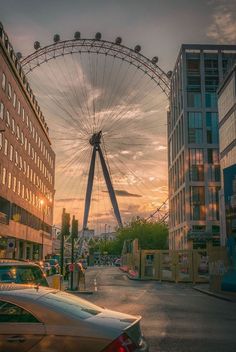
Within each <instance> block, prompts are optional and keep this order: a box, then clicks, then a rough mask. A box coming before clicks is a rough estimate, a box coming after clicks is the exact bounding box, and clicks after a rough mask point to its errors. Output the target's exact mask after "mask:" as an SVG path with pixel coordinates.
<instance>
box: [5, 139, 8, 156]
mask: <svg viewBox="0 0 236 352" xmlns="http://www.w3.org/2000/svg"><path fill="white" fill-rule="evenodd" d="M4 142H5V143H4V154H5V155H7V152H8V140H7V139H6V138H5V141H4Z"/></svg>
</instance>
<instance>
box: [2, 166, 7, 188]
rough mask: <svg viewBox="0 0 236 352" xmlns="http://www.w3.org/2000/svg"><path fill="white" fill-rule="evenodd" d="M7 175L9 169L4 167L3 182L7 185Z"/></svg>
mask: <svg viewBox="0 0 236 352" xmlns="http://www.w3.org/2000/svg"><path fill="white" fill-rule="evenodd" d="M6 176H7V171H6V168H5V167H4V168H3V169H2V184H3V185H5V184H6Z"/></svg>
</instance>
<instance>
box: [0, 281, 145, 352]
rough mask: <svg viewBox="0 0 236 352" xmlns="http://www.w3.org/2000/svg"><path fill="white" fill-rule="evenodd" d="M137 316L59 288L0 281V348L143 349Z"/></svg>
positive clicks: (33, 351)
mask: <svg viewBox="0 0 236 352" xmlns="http://www.w3.org/2000/svg"><path fill="white" fill-rule="evenodd" d="M140 320H141V317H140V316H138V317H137V316H133V315H128V314H123V313H118V312H115V311H112V310H108V309H104V308H101V307H98V306H96V305H94V304H92V303H90V302H88V301H86V300H84V299H81V298H80V297H78V296H75V295H72V294H68V293H65V292H63V291H57V290H53V289H50V288H45V287H34V286H32V287H29V286H26V285H16V284H12V285H9V284H8V285H7V284H0V342H1V344H0V345H1V350H2V351H11V352H13V351H21V352H27V351H30V352H38V351H50V352H64V351H70V352H77V351H78V349H79V350H80V351H89V352H135V351H136V352H148V345H147V342H146V341H145V339H144V337H143V336H142V333H141V329H140Z"/></svg>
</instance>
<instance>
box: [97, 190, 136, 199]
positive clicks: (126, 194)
mask: <svg viewBox="0 0 236 352" xmlns="http://www.w3.org/2000/svg"><path fill="white" fill-rule="evenodd" d="M103 192H104V193H108V191H103ZM115 194H116V195H117V196H118V197H134V198H141V197H142V196H141V195H140V194H135V193H130V192H128V191H125V190H121V189H116V190H115Z"/></svg>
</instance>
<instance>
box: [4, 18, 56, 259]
mask: <svg viewBox="0 0 236 352" xmlns="http://www.w3.org/2000/svg"><path fill="white" fill-rule="evenodd" d="M54 170H55V154H54V152H53V150H52V146H51V142H50V139H49V130H48V127H47V124H46V122H45V119H44V116H43V115H42V112H41V110H40V107H39V106H38V103H37V101H36V99H35V96H34V94H33V92H32V90H31V88H30V86H29V83H28V81H27V79H26V77H25V75H24V72H23V71H22V69H21V65H20V63H19V60H18V59H17V56H16V54H15V53H14V50H13V48H12V45H11V44H10V42H9V39H8V36H7V34H6V33H5V31H4V29H3V27H2V25H1V24H0V258H1V257H6V256H7V257H15V258H22V259H39V258H42V257H44V256H45V255H46V254H48V253H50V252H51V249H52V239H51V232H52V223H53V200H54Z"/></svg>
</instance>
